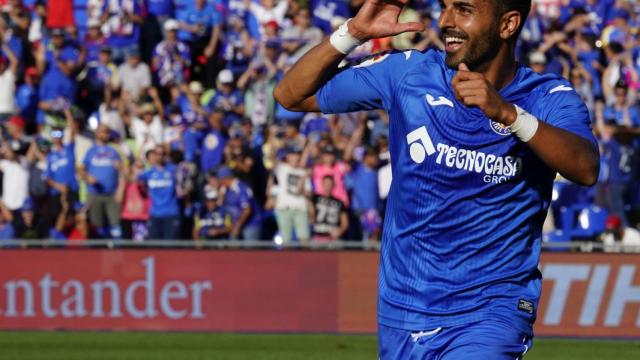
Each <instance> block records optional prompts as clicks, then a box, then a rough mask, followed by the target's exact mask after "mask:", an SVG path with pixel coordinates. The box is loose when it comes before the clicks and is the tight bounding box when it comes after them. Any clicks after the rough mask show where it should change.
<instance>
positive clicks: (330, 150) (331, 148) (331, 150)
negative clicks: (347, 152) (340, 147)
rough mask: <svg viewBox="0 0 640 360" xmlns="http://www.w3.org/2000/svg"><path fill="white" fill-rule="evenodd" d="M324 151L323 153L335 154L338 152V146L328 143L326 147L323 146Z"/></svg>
mask: <svg viewBox="0 0 640 360" xmlns="http://www.w3.org/2000/svg"><path fill="white" fill-rule="evenodd" d="M322 153H323V154H331V155H335V154H336V147H335V146H333V145H327V146H325V147H324V148H322Z"/></svg>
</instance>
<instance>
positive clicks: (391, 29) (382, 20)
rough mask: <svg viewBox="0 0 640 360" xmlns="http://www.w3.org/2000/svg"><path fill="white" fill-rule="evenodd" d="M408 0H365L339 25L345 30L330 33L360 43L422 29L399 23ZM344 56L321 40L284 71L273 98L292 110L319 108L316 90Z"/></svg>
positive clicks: (422, 26) (418, 26)
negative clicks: (344, 22) (351, 15)
mask: <svg viewBox="0 0 640 360" xmlns="http://www.w3.org/2000/svg"><path fill="white" fill-rule="evenodd" d="M407 2H408V0H397V1H390V0H386V1H385V0H368V1H366V2H365V4H364V5H363V6H362V8H361V9H360V11H358V14H357V15H356V16H355V17H354V18H353V19H352V20H351V21H349V22H348V23H347V24H346V25H345V26H344V27H341V28H342V29H343V30H347V31H346V32H344V31H343V32H341V30H338V34H334V35H332V37H333V38H335V39H336V40H337V41H340V42H344V41H348V40H346V39H348V38H350V37H352V38H354V39H355V40H356V41H358V42H360V43H363V42H365V41H368V40H369V39H373V38H382V37H388V36H394V35H398V34H401V33H404V32H408V31H423V30H424V25H423V24H420V23H398V16H400V12H401V11H402V9H403V8H404V6H405V5H406V3H407ZM345 27H346V29H345ZM340 34H341V35H340ZM345 56H346V54H343V53H342V52H340V51H338V50H337V49H336V47H334V45H332V44H331V42H330V40H329V39H326V40H324V41H323V42H322V43H320V44H319V45H317V46H316V47H314V48H313V49H311V50H310V51H309V52H307V53H306V54H305V55H304V56H303V57H302V58H301V59H300V60H298V62H297V63H296V64H295V65H294V66H293V67H292V68H291V70H289V71H288V72H287V74H286V75H285V76H284V78H283V79H282V81H281V82H280V83H279V84H278V86H276V88H275V90H274V92H273V95H274V97H275V99H276V100H277V101H278V102H279V103H280V104H281V105H282V106H284V107H285V108H287V109H289V110H291V111H306V112H310V111H313V112H317V111H320V109H319V106H318V102H317V100H316V96H315V95H316V92H317V91H318V90H319V89H320V87H322V85H324V84H325V83H326V82H327V81H328V80H329V79H331V78H332V77H333V76H334V75H335V73H336V71H337V69H338V65H339V64H340V62H341V61H342V60H343V59H344V58H345Z"/></svg>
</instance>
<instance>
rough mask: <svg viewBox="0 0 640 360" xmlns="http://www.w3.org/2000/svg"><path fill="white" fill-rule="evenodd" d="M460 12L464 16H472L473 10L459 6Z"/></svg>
mask: <svg viewBox="0 0 640 360" xmlns="http://www.w3.org/2000/svg"><path fill="white" fill-rule="evenodd" d="M458 12H459V13H461V14H464V15H469V14H471V12H472V9H471V7H469V6H464V5H460V6H458Z"/></svg>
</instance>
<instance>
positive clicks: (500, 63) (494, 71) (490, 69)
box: [473, 44, 518, 90]
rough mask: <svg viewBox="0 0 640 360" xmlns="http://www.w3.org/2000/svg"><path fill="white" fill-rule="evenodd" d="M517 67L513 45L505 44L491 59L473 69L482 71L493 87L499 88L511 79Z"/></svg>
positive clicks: (507, 83)
mask: <svg viewBox="0 0 640 360" xmlns="http://www.w3.org/2000/svg"><path fill="white" fill-rule="evenodd" d="M517 68H518V63H517V62H516V60H515V50H514V48H513V45H510V44H505V45H504V46H502V47H501V48H500V50H498V53H497V54H496V56H495V57H494V58H493V59H491V60H490V61H488V62H487V63H485V64H483V65H480V66H479V67H478V68H477V69H473V71H477V72H479V73H482V74H483V75H484V76H485V77H486V78H487V80H489V82H490V83H491V85H493V87H495V88H496V89H497V90H500V89H502V88H504V87H505V86H507V85H509V83H510V82H511V81H512V80H513V78H514V77H515V76H516V70H517Z"/></svg>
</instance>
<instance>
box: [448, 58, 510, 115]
mask: <svg viewBox="0 0 640 360" xmlns="http://www.w3.org/2000/svg"><path fill="white" fill-rule="evenodd" d="M451 86H452V87H453V91H454V93H455V95H456V98H457V99H458V101H460V102H461V103H463V104H465V105H466V106H476V107H478V108H479V109H480V110H482V111H483V112H484V113H485V115H487V117H488V118H490V119H491V120H493V121H496V122H499V123H501V124H503V125H505V126H509V125H511V124H513V122H514V121H516V117H517V116H518V113H517V112H516V109H515V107H514V106H513V105H512V104H510V103H508V102H507V101H505V100H504V99H503V98H502V96H501V95H500V93H499V92H498V90H496V88H495V87H493V85H491V83H490V82H489V80H487V78H485V76H484V75H483V74H481V73H477V72H472V71H471V70H469V68H468V67H467V65H465V64H464V63H462V64H460V65H459V66H458V73H457V74H456V76H455V77H454V78H453V80H452V81H451Z"/></svg>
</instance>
